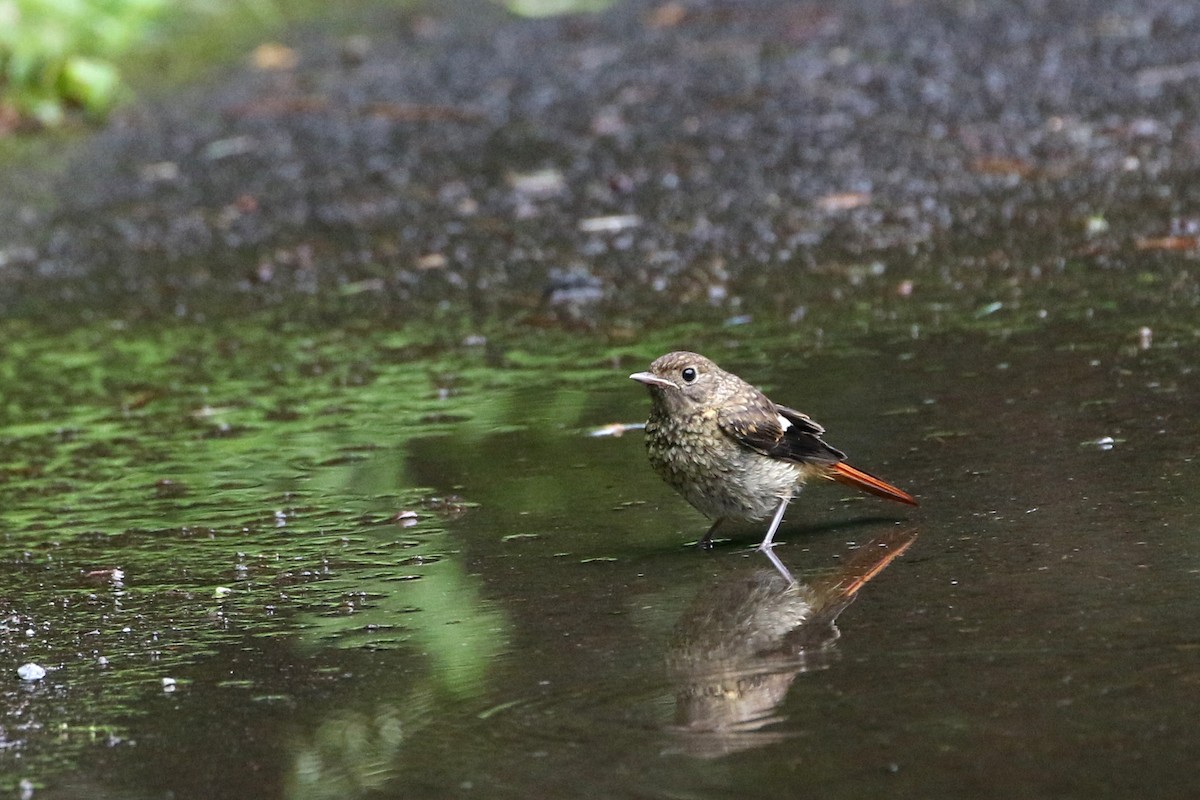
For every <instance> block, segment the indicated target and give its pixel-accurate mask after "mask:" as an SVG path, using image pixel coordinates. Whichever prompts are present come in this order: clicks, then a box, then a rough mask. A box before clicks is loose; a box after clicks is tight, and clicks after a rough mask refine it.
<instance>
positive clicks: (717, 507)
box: [629, 351, 917, 550]
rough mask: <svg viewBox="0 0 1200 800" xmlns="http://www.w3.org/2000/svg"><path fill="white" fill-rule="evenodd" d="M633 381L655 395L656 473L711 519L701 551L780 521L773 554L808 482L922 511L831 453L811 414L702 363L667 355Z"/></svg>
mask: <svg viewBox="0 0 1200 800" xmlns="http://www.w3.org/2000/svg"><path fill="white" fill-rule="evenodd" d="M629 377H630V378H632V379H633V380H635V381H638V382H639V383H644V384H646V386H647V387H648V388H649V389H650V399H651V408H650V419H649V420H648V421H647V422H646V451H647V453H648V454H649V456H650V464H651V466H653V467H654V470H655V471H656V472H657V473H658V474H659V475H660V476H662V478H663V480H665V481H666V482H667V483H668V484H670V485H671V487H672V488H674V489H675V491H677V492H679V493H680V494H681V495H683V497H684V499H686V500H687V501H688V502H689V503H691V504H692V505H693V506H694V507H695V508H696V509H697V510H698V511H700V512H701V513H702V514H704V515H705V516H707V517H709V518H710V519H712V520H713V524H712V526H711V527H710V528H709V529H708V532H707V533H706V534H704V538H703V539H701V540H700V545H701V546H702V547H711V546H712V537H713V533H715V532H716V530H717V528H718V527H720V525H721V523H722V522H724V521H725V520H727V519H737V520H759V519H763V518H764V517H766V516H768V515H771V514H772V513H773V514H774V516H773V517H772V518H771V526H770V527H769V528H768V529H767V535H766V536H765V537H763V540H762V544H760V545H759V548H760V549H763V550H766V549H769V548H770V547H771V541H772V539H773V538H774V536H775V531H776V529H778V528H779V523H780V521H781V520H782V519H783V512H784V511H785V510H786V509H787V505H788V502H789V501H790V500H791V499H792V497H793V496H794V495H795V494H796V492H797V491H799V489H800V487H801V486H803V485H804V483H805V481H807V480H808V479H809V478H814V477H820V478H827V479H830V480H835V481H838V482H839V483H844V484H846V485H848V486H853V487H855V488H857V489H861V490H863V491H865V492H870V493H871V494H874V495H877V496H879V497H883V498H886V499H888V500H895V501H896V502H899V503H907V504H908V505H913V506H915V505H916V504H917V501H916V500H915V499H913V497H912V495H910V494H908V493H907V492H905V491H902V490H900V489H897V488H896V487H895V486H892V485H891V484H889V483H885V482H884V481H882V480H880V479H879V478H876V477H875V476H873V475H868V474H867V473H865V472H863V471H862V470H859V469H855V468H854V467H852V466H850V465H849V464H847V463H846V461H845V459H846V454H845V453H843V452H842V451H841V450H838V449H837V448H835V447H831V446H830V445H828V444H826V443H825V441H824V440H823V439H821V435H822V434H823V433H825V429H824V428H822V427H821V426H820V425H818V424H817V423H816V422H813V421H812V420H811V419H809V417H808V416H807V415H805V414H801V413H800V412H799V411H795V410H794V409H791V408H788V407H787V406H781V405H777V404H775V403H773V402H771V400H769V399H768V398H767V396H766V395H764V394H763V393H762V392H760V391H759V390H758V389H755V388H754V387H753V386H751V385H750V384H748V383H746V382H745V381H744V380H742V379H741V378H739V377H738V376H737V375H734V374H733V373H731V372H726V371H725V370H723V369H721V368H720V367H718V366H717V365H716V364H714V363H713V362H711V361H709V360H708V359H707V358H705V357H704V356H702V355H699V354H697V353H688V352H684V351H679V352H674V353H667V354H666V355H665V356H661V357H660V358H658V359H656V360H655V361H654V363H652V364H651V365H650V369H649V370H647V371H646V372H635V373H634V374H632V375H630V376H629Z"/></svg>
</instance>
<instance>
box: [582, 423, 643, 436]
mask: <svg viewBox="0 0 1200 800" xmlns="http://www.w3.org/2000/svg"><path fill="white" fill-rule="evenodd" d="M645 427H646V423H644V422H613V423H610V424H608V425H601V426H600V427H599V428H593V429H592V430H591V431H589V432H588V436H624V435H625V433H626V432H627V431H640V430H642V429H644V428H645Z"/></svg>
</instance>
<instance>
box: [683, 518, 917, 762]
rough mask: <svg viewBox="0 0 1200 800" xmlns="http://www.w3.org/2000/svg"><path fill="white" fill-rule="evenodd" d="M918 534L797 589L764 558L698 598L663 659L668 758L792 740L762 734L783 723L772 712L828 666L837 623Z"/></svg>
mask: <svg viewBox="0 0 1200 800" xmlns="http://www.w3.org/2000/svg"><path fill="white" fill-rule="evenodd" d="M916 535H917V534H916V531H915V530H913V529H911V528H909V529H901V530H893V531H889V532H887V533H884V534H880V535H879V536H876V537H875V538H873V539H871V541H869V542H867V543H866V544H864V545H861V546H859V547H855V548H854V549H852V550H850V551H849V552H847V553H845V554H844V555H843V556H842V558H841V560H840V563H839V564H838V565H837V566H836V567H834V568H831V569H829V570H825V571H823V572H821V573H819V574H816V575H812V576H806V577H805V580H802V581H796V580H794V579H793V578H792V575H791V573H790V572H789V571H788V569H787V567H786V566H784V564H783V563H782V562H781V561H780V560H779V559H778V557H777V556H776V557H775V558H771V556H774V555H775V554H774V553H773V552H772V551H770V550H767V551H764V553H765V555H766V556H767V557H768V558H770V560H771V562H772V565H773V567H774V568H771V567H767V566H765V565H763V566H759V567H757V568H756V569H754V570H753V571H750V572H744V571H740V572H738V573H737V574H736V575H733V576H725V577H724V578H723V579H722V580H721V581H720V582H719V583H718V584H717V585H716V586H714V587H710V588H708V589H706V590H705V591H703V592H701V593H700V594H699V595H697V597H696V599H695V601H693V603H692V605H691V607H690V608H689V609H688V610H687V611H686V612H685V613H684V615H683V617H682V618H681V619H680V620H679V622H678V624H677V625H676V626H675V632H674V636H673V638H672V642H671V646H670V649H669V651H668V656H667V661H668V667H669V670H670V673H671V677H672V681H673V683H674V684H675V685H676V687H677V689H676V695H675V722H674V724H673V725H672V726H671V728H670V730H671V732H672V733H673V734H675V735H676V739H677V745H678V747H677V748H672V750H675V749H678V750H680V751H682V752H685V753H687V754H689V755H693V756H697V757H701V758H716V757H719V756H723V755H727V754H729V753H734V752H737V751H739V750H746V749H749V748H752V747H758V746H761V745H764V744H768V743H770V742H774V741H779V740H781V739H784V738H786V737H787V736H788V735H790V734H788V733H785V732H777V731H774V732H773V731H771V730H764V728H767V727H768V726H769V725H771V724H772V723H775V722H779V721H781V719H782V717H780V716H778V715H777V714H775V709H776V708H777V707H778V706H779V704H780V703H782V702H783V699H784V697H785V696H786V695H787V691H788V688H789V687H790V686H791V684H792V681H794V680H795V679H796V676H797V675H799V674H800V673H802V672H813V671H816V670H821V669H824V668H826V667H828V666H829V665H830V663H832V659H833V658H834V656H835V653H836V648H835V645H834V643H835V642H836V641H837V639H838V637H839V636H840V633H839V632H838V629H837V626H836V625H835V622H836V621H837V617H838V615H839V614H841V613H842V611H843V610H845V608H846V607H847V606H849V605H850V603H851V602H853V601H854V598H855V596H856V595H857V593H858V590H859V589H861V588H862V587H863V586H864V585H865V584H866V583H867V581H869V580H871V579H872V578H874V577H875V576H876V575H878V574H879V573H880V572H882V571H883V569H884V568H885V567H887V565H888V564H890V563H891V562H892V561H893V560H894V559H895V558H897V557H898V556H899V555H900V554H901V553H903V552H904V551H905V550H907V549H908V547H909V546H910V545H911V544H912V543H913V541H914V540H915V539H916Z"/></svg>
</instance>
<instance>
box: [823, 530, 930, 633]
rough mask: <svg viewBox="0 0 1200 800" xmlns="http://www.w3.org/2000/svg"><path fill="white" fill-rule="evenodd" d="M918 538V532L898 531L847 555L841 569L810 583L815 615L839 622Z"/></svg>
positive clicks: (877, 537)
mask: <svg viewBox="0 0 1200 800" xmlns="http://www.w3.org/2000/svg"><path fill="white" fill-rule="evenodd" d="M916 538H917V531H916V529H915V528H902V529H894V530H891V531H888V532H887V533H883V534H880V535H879V536H876V537H874V538H873V539H871V541H869V542H867V543H866V544H865V545H863V546H862V547H858V548H855V549H854V550H852V551H850V552H849V553H847V554H846V555H845V557H844V558H843V560H842V565H841V567H840V568H839V569H837V570H836V571H833V572H829V573H826V574H823V575H820V576H818V577H816V578H814V579H813V580H811V581H810V582H809V588H810V590H811V591H812V596H813V598H815V599H814V601H813V608H814V611H815V612H819V613H825V614H826V615H827V616H831V617H833V618H836V617H837V614H838V613H839V612H840V611H841V610H842V609H843V608H845V606H846V605H847V604H848V603H849V602H850V601H851V600H853V599H854V596H855V595H856V594H857V593H858V590H859V589H861V588H862V587H863V586H865V585H866V583H867V581H869V580H871V579H872V578H874V577H875V576H876V575H878V574H879V573H881V572H883V570H884V568H886V567H887V565H888V564H891V563H892V562H893V561H895V560H896V559H897V558H899V557H900V555H901V554H902V553H903V552H904V551H905V550H907V549H908V548H909V546H910V545H911V544H912V543H913V542H914V541H915V540H916Z"/></svg>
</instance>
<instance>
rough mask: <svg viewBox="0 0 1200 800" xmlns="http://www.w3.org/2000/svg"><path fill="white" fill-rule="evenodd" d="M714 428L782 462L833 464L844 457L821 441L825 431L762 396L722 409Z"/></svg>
mask: <svg viewBox="0 0 1200 800" xmlns="http://www.w3.org/2000/svg"><path fill="white" fill-rule="evenodd" d="M785 421H786V423H787V424H786V425H785V424H784V422H785ZM717 424H718V425H719V426H720V427H721V430H723V431H724V432H725V433H727V434H728V435H730V436H732V437H733V438H734V439H736V440H737V441H739V442H741V443H742V444H744V445H745V446H746V447H749V448H751V449H752V450H757V451H758V452H760V453H762V454H764V455H768V456H772V457H773V458H780V459H783V460H784V461H795V462H796V463H799V464H836V463H838V462H839V461H841V460H843V459H845V457H846V454H845V453H843V452H842V451H840V450H838V449H836V448H834V447H830V446H829V445H827V444H825V442H824V441H822V440H821V434H823V433H824V432H825V429H824V428H822V427H821V426H820V425H818V424H817V423H815V422H813V421H812V420H811V419H809V418H808V416H807V415H805V414H801V413H800V412H799V411H796V410H794V409H791V408H787V407H786V406H777V405H775V404H774V403H772V402H771V401H770V400H768V399H767V398H766V397H765V396H764V395H762V394H758V393H756V394H755V395H754V396H753V397H751V398H749V399H747V400H746V401H745V402H735V403H730V404H728V405H726V406H724V407H723V408H722V409H721V410H720V411H719V412H718V413H717Z"/></svg>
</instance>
